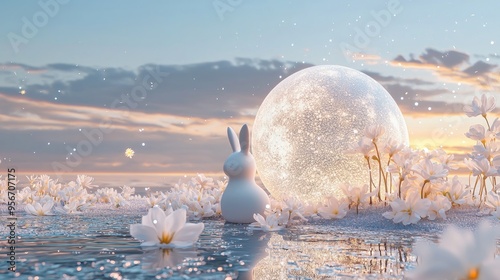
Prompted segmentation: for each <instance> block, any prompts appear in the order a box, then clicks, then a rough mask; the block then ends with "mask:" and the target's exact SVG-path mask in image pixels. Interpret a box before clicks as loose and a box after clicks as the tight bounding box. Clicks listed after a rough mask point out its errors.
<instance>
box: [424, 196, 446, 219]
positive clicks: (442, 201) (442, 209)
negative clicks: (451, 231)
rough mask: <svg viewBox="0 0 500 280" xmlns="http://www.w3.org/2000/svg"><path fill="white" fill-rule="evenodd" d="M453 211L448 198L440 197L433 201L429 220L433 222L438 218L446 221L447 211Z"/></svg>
mask: <svg viewBox="0 0 500 280" xmlns="http://www.w3.org/2000/svg"><path fill="white" fill-rule="evenodd" d="M450 209H451V202H450V201H449V200H448V198H446V197H444V196H442V195H438V196H436V197H435V198H434V199H433V200H432V201H431V207H430V208H429V211H428V212H427V219H429V220H431V221H433V220H435V219H436V218H441V219H443V220H446V211H448V210H450Z"/></svg>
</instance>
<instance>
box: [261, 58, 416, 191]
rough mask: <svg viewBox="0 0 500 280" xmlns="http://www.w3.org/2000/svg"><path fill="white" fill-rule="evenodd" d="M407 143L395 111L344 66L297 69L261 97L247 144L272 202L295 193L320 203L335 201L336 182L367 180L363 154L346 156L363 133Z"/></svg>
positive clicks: (375, 86) (377, 89)
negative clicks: (374, 130)
mask: <svg viewBox="0 0 500 280" xmlns="http://www.w3.org/2000/svg"><path fill="white" fill-rule="evenodd" d="M373 124H381V125H383V126H384V128H385V134H384V136H383V137H382V139H381V141H385V140H387V139H388V138H389V137H390V138H392V139H394V140H396V141H399V142H400V143H403V144H406V145H408V144H409V141H408V130H407V128H406V124H405V121H404V118H403V115H402V113H401V111H400V110H399V108H398V106H397V104H396V102H395V101H394V99H392V97H391V96H390V95H389V93H388V92H387V91H386V90H385V89H384V88H383V87H382V86H381V85H380V84H379V83H377V82H376V81H375V80H373V79H372V78H370V77H368V76H367V75H365V74H363V73H361V72H359V71H357V70H354V69H351V68H347V67H342V66H333V65H324V66H314V67H310V68H307V69H304V70H301V71H299V72H297V73H295V74H293V75H291V76H289V77H288V78H286V79H285V80H283V81H282V82H281V83H279V84H278V85H277V86H276V87H275V88H274V89H273V90H272V91H271V92H270V93H269V94H268V96H267V97H266V99H265V100H264V102H263V103H262V105H261V106H260V108H259V111H258V112H257V116H256V117H255V122H254V124H253V133H252V134H253V136H252V146H253V154H254V157H255V161H256V164H257V170H258V173H259V176H260V178H261V180H262V182H263V183H264V185H265V187H266V188H267V189H268V190H269V192H270V193H271V195H272V196H273V197H275V198H277V199H280V198H283V197H287V196H290V195H297V196H298V197H299V198H301V199H303V200H306V201H307V200H314V201H318V200H320V199H322V198H323V197H326V196H329V195H335V196H337V197H338V196H340V194H341V191H340V190H339V189H338V187H337V186H338V185H339V184H340V183H352V184H366V183H368V182H369V179H368V178H369V175H368V169H367V167H366V161H365V160H364V158H363V156H362V155H359V154H350V153H348V150H349V145H350V144H351V143H354V142H357V141H358V140H359V139H360V138H361V137H362V136H363V130H364V129H365V127H367V126H370V125H373Z"/></svg>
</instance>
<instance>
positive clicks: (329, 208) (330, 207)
mask: <svg viewBox="0 0 500 280" xmlns="http://www.w3.org/2000/svg"><path fill="white" fill-rule="evenodd" d="M347 209H348V205H347V202H346V201H345V200H341V201H339V200H337V198H335V197H333V196H332V197H330V199H328V200H327V202H326V205H325V206H324V207H320V208H319V215H320V216H321V217H323V218H325V219H342V218H344V217H345V215H346V214H347Z"/></svg>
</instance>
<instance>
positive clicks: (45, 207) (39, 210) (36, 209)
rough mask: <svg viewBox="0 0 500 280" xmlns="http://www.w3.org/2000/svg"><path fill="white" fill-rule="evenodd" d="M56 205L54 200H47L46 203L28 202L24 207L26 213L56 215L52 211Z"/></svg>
mask: <svg viewBox="0 0 500 280" xmlns="http://www.w3.org/2000/svg"><path fill="white" fill-rule="evenodd" d="M53 206H54V201H52V200H46V201H45V203H43V202H42V203H40V202H33V203H32V204H28V205H26V206H25V207H24V210H25V211H26V213H28V214H31V215H35V216H48V215H54V214H53V213H52V207H53Z"/></svg>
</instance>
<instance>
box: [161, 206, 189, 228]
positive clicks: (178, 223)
mask: <svg viewBox="0 0 500 280" xmlns="http://www.w3.org/2000/svg"><path fill="white" fill-rule="evenodd" d="M160 211H161V210H160ZM162 213H163V214H165V213H164V212H163V211H162ZM185 224H186V209H184V208H180V209H177V210H175V211H174V212H172V214H170V215H168V217H167V218H166V219H165V224H164V227H163V228H162V231H166V232H170V233H176V232H177V231H178V230H180V229H182V228H183V227H184V225H185Z"/></svg>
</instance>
